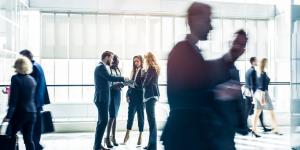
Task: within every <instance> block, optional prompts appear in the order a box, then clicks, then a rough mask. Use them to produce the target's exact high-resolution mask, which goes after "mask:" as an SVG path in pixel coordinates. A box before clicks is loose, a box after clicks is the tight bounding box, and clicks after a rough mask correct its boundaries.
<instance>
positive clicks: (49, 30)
mask: <svg viewBox="0 0 300 150" xmlns="http://www.w3.org/2000/svg"><path fill="white" fill-rule="evenodd" d="M54 29H55V27H54V15H53V14H42V39H41V40H42V50H41V58H50V59H51V58H54V45H55V42H54V39H55V37H54V36H55V32H54V31H55V30H54Z"/></svg>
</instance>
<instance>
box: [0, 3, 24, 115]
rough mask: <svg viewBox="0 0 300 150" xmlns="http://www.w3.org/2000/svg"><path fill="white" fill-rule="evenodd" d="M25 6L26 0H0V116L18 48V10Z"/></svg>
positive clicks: (5, 104)
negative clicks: (5, 88) (4, 92)
mask: <svg viewBox="0 0 300 150" xmlns="http://www.w3.org/2000/svg"><path fill="white" fill-rule="evenodd" d="M26 8H27V2H26V1H20V0H1V1H0V117H1V115H2V114H3V113H4V112H5V111H6V106H7V95H5V94H3V93H2V90H4V87H5V85H9V84H10V78H11V76H12V75H13V74H14V71H13V69H12V65H13V62H14V60H15V58H16V55H17V54H16V51H17V50H18V48H19V35H20V34H19V33H20V30H19V29H20V11H22V10H25V9H26Z"/></svg>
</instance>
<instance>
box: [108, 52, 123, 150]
mask: <svg viewBox="0 0 300 150" xmlns="http://www.w3.org/2000/svg"><path fill="white" fill-rule="evenodd" d="M119 62H120V61H119V58H118V56H117V55H114V58H113V63H112V65H111V67H110V74H111V75H112V76H115V77H121V76H122V73H121V70H120V69H119ZM123 87H124V85H123V83H120V82H112V85H111V87H110V95H111V101H110V104H109V116H110V118H109V121H108V125H107V132H106V138H105V143H106V145H107V147H109V148H112V147H113V146H118V145H119V144H118V143H117V141H116V126H117V119H116V118H117V116H118V112H119V108H120V103H121V90H122V88H123ZM110 133H112V136H111V137H110Z"/></svg>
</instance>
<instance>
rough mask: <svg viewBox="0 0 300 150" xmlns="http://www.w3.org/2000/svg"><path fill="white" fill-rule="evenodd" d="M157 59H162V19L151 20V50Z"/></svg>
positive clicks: (152, 18) (151, 18) (154, 18)
mask: <svg viewBox="0 0 300 150" xmlns="http://www.w3.org/2000/svg"><path fill="white" fill-rule="evenodd" d="M147 51H151V52H153V53H154V54H155V56H156V57H157V59H159V58H161V18H160V17H150V18H149V50H147Z"/></svg>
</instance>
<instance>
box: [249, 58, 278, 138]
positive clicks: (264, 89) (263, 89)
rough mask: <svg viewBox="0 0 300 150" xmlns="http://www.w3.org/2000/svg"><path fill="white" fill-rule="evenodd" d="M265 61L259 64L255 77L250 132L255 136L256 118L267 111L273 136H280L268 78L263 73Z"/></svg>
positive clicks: (265, 65)
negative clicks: (253, 107)
mask: <svg viewBox="0 0 300 150" xmlns="http://www.w3.org/2000/svg"><path fill="white" fill-rule="evenodd" d="M267 61H268V60H267V59H266V58H263V59H262V60H261V62H260V64H259V72H258V77H257V90H256V92H255V94H254V99H255V100H256V103H255V112H254V119H253V124H252V127H253V128H252V131H253V133H254V134H255V135H257V125H256V124H257V120H258V117H259V115H260V114H261V112H262V110H269V112H270V116H271V119H272V126H273V130H272V132H273V133H274V134H278V135H282V134H281V133H280V132H279V131H278V126H277V121H276V116H275V113H274V111H273V110H274V107H273V103H272V100H271V97H270V95H269V92H268V90H269V83H270V78H269V76H268V75H267V73H266V71H265V68H266V67H267Z"/></svg>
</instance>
